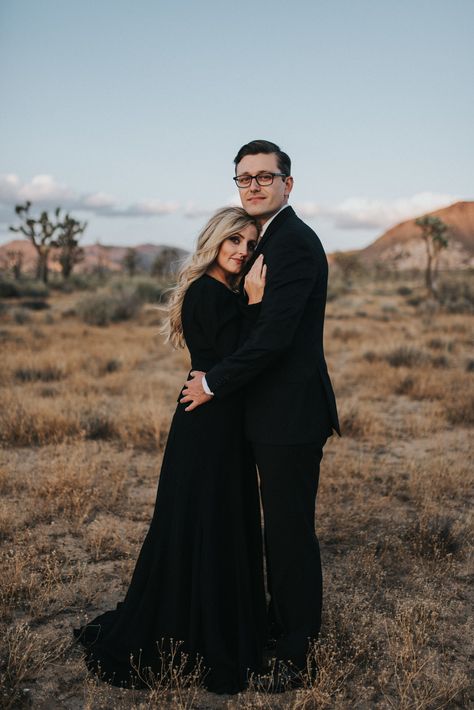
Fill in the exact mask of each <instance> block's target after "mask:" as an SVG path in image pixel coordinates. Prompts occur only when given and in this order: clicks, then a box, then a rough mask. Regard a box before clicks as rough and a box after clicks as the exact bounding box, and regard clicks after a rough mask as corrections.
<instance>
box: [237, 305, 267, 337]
mask: <svg viewBox="0 0 474 710" xmlns="http://www.w3.org/2000/svg"><path fill="white" fill-rule="evenodd" d="M261 309H262V302H261V301H259V303H252V304H251V305H249V304H248V303H242V302H240V316H241V319H242V327H241V330H240V343H241V344H242V343H243V342H244V341H245V340H246V339H247V338H248V337H249V335H250V333H251V331H252V328H253V327H254V325H255V323H256V322H257V321H258V317H259V315H260V311H261Z"/></svg>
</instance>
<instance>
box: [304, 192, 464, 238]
mask: <svg viewBox="0 0 474 710" xmlns="http://www.w3.org/2000/svg"><path fill="white" fill-rule="evenodd" d="M459 199H460V198H459V196H456V195H447V194H440V193H434V192H419V193H417V194H415V195H413V196H412V197H401V198H398V199H393V200H371V199H370V198H368V197H348V198H346V199H345V200H343V201H342V202H340V203H339V204H337V205H322V204H319V203H316V202H304V203H301V204H300V205H297V206H296V210H297V212H298V214H300V215H301V216H302V217H307V218H311V217H327V218H329V219H330V220H331V221H332V222H333V223H334V226H336V227H338V228H339V229H376V228H377V229H388V228H389V227H392V226H394V225H395V224H397V223H398V222H403V221H404V220H407V219H411V218H412V217H418V216H420V215H423V214H426V213H427V212H432V211H433V210H436V209H439V208H440V207H447V206H448V205H450V204H452V203H453V202H456V200H459Z"/></svg>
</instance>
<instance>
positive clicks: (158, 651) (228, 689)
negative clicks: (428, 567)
mask: <svg viewBox="0 0 474 710" xmlns="http://www.w3.org/2000/svg"><path fill="white" fill-rule="evenodd" d="M257 235H258V233H257V227H256V224H255V222H254V221H253V220H252V219H251V218H250V217H249V216H248V215H247V213H246V212H245V211H244V210H243V209H241V208H239V207H229V208H224V209H221V210H220V211H218V212H217V213H216V214H215V215H214V216H213V217H212V218H211V219H210V221H209V222H208V224H207V225H206V226H205V227H204V229H203V231H202V232H201V234H200V235H199V237H198V244H197V250H196V252H195V253H194V254H193V256H192V257H191V259H190V261H189V262H188V263H187V265H185V266H184V267H183V268H182V269H181V271H180V274H179V276H178V283H177V286H176V288H175V289H174V291H173V293H172V296H171V298H170V300H169V304H168V307H167V308H168V314H167V319H166V322H165V326H164V333H165V334H166V336H167V340H169V341H171V343H172V344H173V345H174V346H177V347H183V346H184V344H186V345H187V347H188V349H189V351H190V355H191V366H192V368H193V369H196V370H203V371H206V370H208V369H210V368H211V367H212V366H213V365H214V364H215V363H216V362H218V361H219V360H220V359H222V358H224V357H226V356H227V355H229V354H231V353H232V352H233V351H234V350H235V349H236V348H237V346H238V344H239V340H241V339H242V338H243V337H244V336H245V330H246V328H248V327H251V323H252V320H253V319H254V318H255V316H256V314H257V312H258V308H259V306H258V302H259V301H260V300H261V298H262V295H263V289H264V284H265V267H264V266H263V261H262V259H261V258H259V259H257V260H256V262H255V264H254V265H253V266H252V269H251V271H250V272H249V274H248V275H247V277H246V278H245V282H244V287H245V290H246V292H247V295H248V301H249V305H248V306H246V307H243V306H242V305H240V301H239V298H238V294H237V292H236V290H235V289H236V287H237V285H238V282H239V277H240V275H241V273H242V270H243V267H244V265H245V263H246V262H247V261H248V259H249V258H250V256H251V254H252V252H253V249H254V248H255V245H256V243H257ZM185 407H186V405H185V404H180V403H179V398H178V405H177V408H176V411H175V414H174V417H173V421H172V424H171V429H170V432H169V436H168V442H167V445H166V449H165V452H164V456H163V464H162V469H161V474H160V481H159V486H158V493H157V498H156V505H155V511H154V515H153V519H152V522H151V526H150V529H149V531H148V534H147V536H146V538H145V541H144V543H143V546H142V549H141V552H140V555H139V558H138V561H137V564H136V567H135V571H134V573H133V577H132V580H131V584H130V587H129V589H128V592H127V594H126V597H125V599H124V601H123V602H122V603H119V604H118V605H117V608H116V609H115V610H113V611H109V612H106V613H105V614H102V615H100V616H98V617H97V618H96V619H94V620H93V621H92V622H91V623H90V624H87V625H86V626H85V627H82V629H77V630H75V632H74V633H75V636H76V638H78V639H79V640H80V641H81V642H82V643H83V644H84V645H85V646H86V648H87V654H86V657H87V664H88V666H89V668H90V669H91V670H93V671H94V672H96V673H97V674H99V675H100V676H101V677H102V678H103V679H104V680H106V681H108V682H110V683H113V684H114V685H122V686H130V685H133V686H134V687H137V686H140V685H144V684H145V685H146V684H147V682H149V680H150V678H153V676H154V675H155V676H156V675H158V676H160V674H162V673H163V668H164V665H166V664H169V663H173V664H175V666H177V667H181V668H182V670H184V672H185V673H186V674H187V673H192V672H193V668H194V667H195V663H196V661H198V660H199V659H200V660H201V661H202V663H203V665H204V669H205V677H204V684H205V686H206V687H207V688H208V689H209V690H211V691H213V692H216V693H236V692H239V691H241V690H243V689H244V688H245V687H246V684H247V680H248V675H249V673H250V672H258V671H259V670H260V666H261V657H262V648H263V644H264V641H265V624H266V622H265V616H266V615H265V596H264V582H263V571H262V540H261V527H260V507H259V496H258V487H257V479H256V470H255V465H254V463H253V460H252V456H251V453H250V448H249V446H248V445H247V444H246V442H245V438H244V432H243V401H242V394H241V393H240V394H237V395H231V396H230V397H227V398H223V399H220V400H219V399H215V400H214V399H213V400H211V401H210V402H209V403H208V404H206V405H205V406H203V407H199V408H198V409H196V410H195V411H192V412H185ZM171 659H172V661H171Z"/></svg>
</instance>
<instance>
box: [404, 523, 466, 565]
mask: <svg viewBox="0 0 474 710" xmlns="http://www.w3.org/2000/svg"><path fill="white" fill-rule="evenodd" d="M404 537H405V539H406V541H407V543H408V545H409V548H410V550H411V551H412V552H413V553H414V554H415V555H416V556H418V557H421V558H423V559H426V560H440V559H443V558H445V557H448V556H451V555H460V554H461V553H462V552H464V551H465V550H464V547H465V541H466V532H465V530H464V528H463V527H462V525H460V523H459V521H458V520H456V519H454V518H451V517H449V516H442V515H436V514H431V515H430V514H429V513H427V512H424V513H422V514H421V516H420V517H419V518H418V519H417V520H414V521H413V522H412V523H411V524H410V525H409V526H407V529H406V532H405V535H404Z"/></svg>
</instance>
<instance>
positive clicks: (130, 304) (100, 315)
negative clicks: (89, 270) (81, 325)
mask: <svg viewBox="0 0 474 710" xmlns="http://www.w3.org/2000/svg"><path fill="white" fill-rule="evenodd" d="M139 310H140V302H139V300H138V298H137V296H136V294H135V292H134V290H133V289H121V290H117V291H116V292H115V293H112V294H111V293H106V292H102V293H98V294H94V295H91V296H87V297H86V298H84V299H83V300H82V301H79V303H78V304H77V313H78V315H79V317H80V318H81V319H82V320H83V321H84V322H85V323H88V324H89V325H98V326H106V325H109V323H116V322H118V321H123V320H130V319H131V318H134V317H135V316H136V315H137V313H138V311H139Z"/></svg>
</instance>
